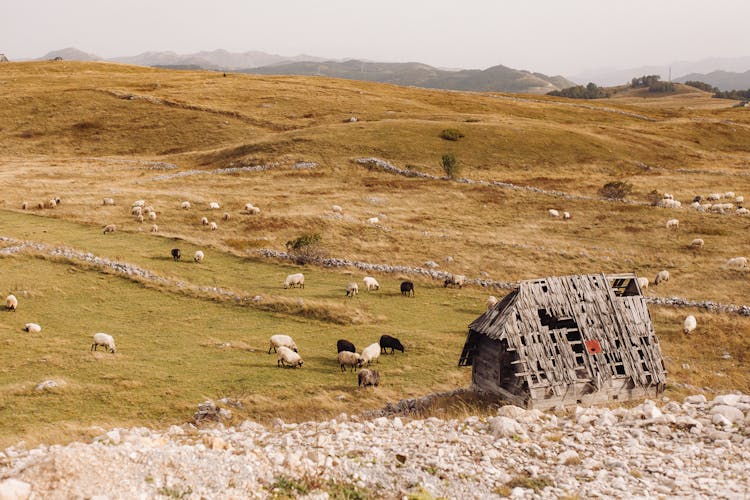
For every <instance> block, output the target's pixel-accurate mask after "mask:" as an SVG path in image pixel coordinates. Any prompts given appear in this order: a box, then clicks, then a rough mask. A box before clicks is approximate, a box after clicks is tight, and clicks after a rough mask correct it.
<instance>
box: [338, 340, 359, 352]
mask: <svg viewBox="0 0 750 500" xmlns="http://www.w3.org/2000/svg"><path fill="white" fill-rule="evenodd" d="M341 351H349V352H357V349H356V348H355V347H354V344H352V343H351V342H349V341H348V340H344V339H340V340H339V341H338V342H336V352H337V353H338V352H341Z"/></svg>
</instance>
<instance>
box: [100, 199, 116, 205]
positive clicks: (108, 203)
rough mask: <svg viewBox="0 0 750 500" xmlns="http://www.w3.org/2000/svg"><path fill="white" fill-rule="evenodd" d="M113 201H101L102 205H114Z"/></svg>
mask: <svg viewBox="0 0 750 500" xmlns="http://www.w3.org/2000/svg"><path fill="white" fill-rule="evenodd" d="M114 204H115V199H114V198H104V199H103V200H102V205H114Z"/></svg>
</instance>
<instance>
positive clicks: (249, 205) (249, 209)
mask: <svg viewBox="0 0 750 500" xmlns="http://www.w3.org/2000/svg"><path fill="white" fill-rule="evenodd" d="M252 210H253V204H252V203H245V212H252Z"/></svg>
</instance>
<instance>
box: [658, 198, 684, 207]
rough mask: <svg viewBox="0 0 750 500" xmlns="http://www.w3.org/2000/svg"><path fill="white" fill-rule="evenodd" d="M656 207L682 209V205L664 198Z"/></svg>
mask: <svg viewBox="0 0 750 500" xmlns="http://www.w3.org/2000/svg"><path fill="white" fill-rule="evenodd" d="M656 206H657V207H661V208H680V207H681V206H682V203H681V202H679V201H677V200H674V199H672V198H663V199H661V200H659V201H658V202H657V203H656Z"/></svg>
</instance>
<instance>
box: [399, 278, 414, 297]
mask: <svg viewBox="0 0 750 500" xmlns="http://www.w3.org/2000/svg"><path fill="white" fill-rule="evenodd" d="M401 295H406V296H409V295H411V296H412V297H414V295H415V293H414V283H412V282H411V281H402V282H401Z"/></svg>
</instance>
